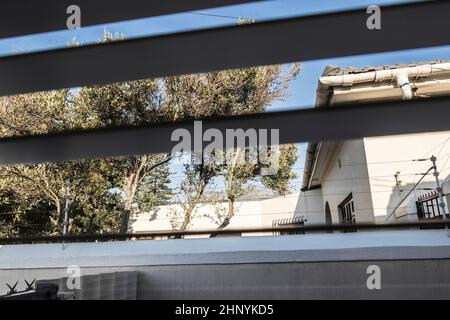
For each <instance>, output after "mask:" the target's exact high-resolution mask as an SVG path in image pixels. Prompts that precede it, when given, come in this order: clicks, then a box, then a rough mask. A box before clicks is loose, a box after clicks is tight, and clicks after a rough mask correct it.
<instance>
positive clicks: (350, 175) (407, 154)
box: [296, 63, 450, 223]
mask: <svg viewBox="0 0 450 320" xmlns="http://www.w3.org/2000/svg"><path fill="white" fill-rule="evenodd" d="M441 65H444V66H446V65H448V64H442V63H431V64H428V63H424V64H417V65H413V66H409V67H407V68H405V67H404V66H402V67H398V68H397V67H396V66H392V67H380V68H372V69H374V70H377V71H370V72H365V70H364V69H362V70H361V71H359V70H355V69H349V70H348V73H347V71H346V70H343V72H338V73H337V75H332V76H329V75H325V76H324V77H322V78H321V79H320V80H319V88H318V95H317V99H316V105H317V107H323V106H333V107H334V105H339V104H342V103H355V102H357V103H358V102H372V101H378V102H380V101H389V100H391V101H392V100H401V99H405V96H404V95H403V94H404V93H403V92H402V90H401V89H400V88H399V87H398V86H397V85H396V84H395V81H394V82H393V81H392V79H394V78H395V77H396V75H397V74H400V73H401V72H403V71H405V70H406V71H408V72H411V70H412V71H414V70H416V69H417V70H419V69H420V70H421V68H422V69H423V68H428V69H429V70H431V71H432V72H431V71H430V72H427V73H420V72H419V74H420V77H419V76H417V75H415V77H411V78H409V81H410V83H409V85H410V86H411V88H412V90H413V94H414V97H413V98H415V99H420V98H424V97H425V96H426V97H430V96H434V95H445V94H450V87H447V86H446V84H447V83H448V81H447V80H449V79H450V70H449V69H445V68H443V69H440V68H438V67H439V66H441ZM385 69H387V70H385ZM328 70H330V69H328ZM331 70H339V69H338V68H331ZM433 72H434V73H433ZM376 73H380V74H381V75H383V74H389V75H392V77H394V78H392V79H391V77H388V78H386V81H384V82H383V78H382V77H381V76H376ZM352 79H353V81H350V80H352ZM425 89H426V91H424V90H425ZM335 107H338V106H335ZM399 121H402V120H401V119H399ZM403 121H407V117H406V116H405V120H403ZM351 123H352V119H349V120H348V125H351ZM308 148H309V149H308V150H312V153H311V154H313V157H314V159H313V161H310V163H309V166H308V161H306V162H305V168H307V169H306V170H305V176H306V178H305V179H304V181H303V185H302V187H303V190H304V192H302V193H300V196H299V200H298V204H297V208H296V215H300V214H303V212H304V211H312V209H310V207H311V202H312V201H314V205H313V207H314V211H315V213H314V214H313V216H314V218H309V219H308V222H312V221H314V222H316V223H325V222H326V218H325V216H326V206H327V203H328V206H329V209H330V210H329V211H330V215H331V222H332V223H339V222H341V220H342V215H341V214H340V211H341V209H340V205H341V204H342V202H343V201H344V200H345V199H346V198H347V197H349V195H350V194H351V196H352V199H353V205H354V218H355V221H356V222H357V223H364V222H380V223H381V222H384V221H385V219H386V217H387V216H388V215H390V214H391V213H392V212H393V211H395V212H394V213H393V215H392V217H391V219H389V220H388V221H392V222H393V221H400V220H401V221H403V220H417V219H418V217H417V208H416V201H417V200H418V197H419V196H421V195H423V194H426V193H429V192H432V191H433V190H434V189H435V188H436V181H435V177H434V176H433V175H432V172H431V174H429V175H427V176H425V178H424V179H423V181H422V182H421V183H420V184H419V185H418V186H417V188H414V191H413V192H412V193H411V195H409V196H407V193H408V191H409V190H411V189H413V187H414V185H415V184H416V183H417V182H418V181H419V179H420V178H421V177H422V176H423V175H421V174H422V173H425V172H426V171H427V170H428V169H429V168H430V167H431V166H432V162H431V161H430V160H426V161H412V160H414V159H430V158H431V156H433V155H434V156H436V157H437V170H438V171H439V173H440V176H439V180H440V183H441V184H444V192H445V193H446V194H449V193H450V182H449V180H450V131H446V132H434V133H418V134H407V135H396V136H384V137H369V138H362V139H355V140H348V141H341V142H319V143H315V144H312V143H310V144H309V145H308ZM397 172H399V175H398V180H399V181H400V182H399V183H397V182H396V179H395V177H394V175H395V174H396V173H397ZM406 196H407V197H406ZM448 198H450V195H449V196H447V199H448ZM446 202H447V201H446ZM399 203H401V205H400V207H399V208H398V209H397V210H395V208H396V206H397V205H398V204H399ZM445 210H446V213H448V212H449V207H448V205H446V208H445ZM311 215H312V213H311ZM328 222H330V221H328Z"/></svg>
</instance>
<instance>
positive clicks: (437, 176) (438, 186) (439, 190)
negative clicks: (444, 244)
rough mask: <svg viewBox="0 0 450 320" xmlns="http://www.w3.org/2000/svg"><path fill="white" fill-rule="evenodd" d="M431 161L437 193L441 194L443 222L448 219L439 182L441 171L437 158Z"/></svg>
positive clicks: (440, 202)
mask: <svg viewBox="0 0 450 320" xmlns="http://www.w3.org/2000/svg"><path fill="white" fill-rule="evenodd" d="M430 160H431V162H432V163H433V176H434V178H435V179H436V192H437V193H439V200H440V201H439V207H441V210H442V220H443V221H445V220H446V219H447V217H446V213H445V202H444V190H442V187H441V183H440V182H439V171H438V170H437V165H436V160H437V158H436V157H435V156H431V158H430ZM445 229H446V230H448V227H447V226H445ZM449 236H450V234H449Z"/></svg>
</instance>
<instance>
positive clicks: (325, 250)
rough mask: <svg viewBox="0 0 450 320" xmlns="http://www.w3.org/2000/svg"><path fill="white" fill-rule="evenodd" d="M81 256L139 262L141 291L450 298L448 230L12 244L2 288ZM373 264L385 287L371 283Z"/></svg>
mask: <svg viewBox="0 0 450 320" xmlns="http://www.w3.org/2000/svg"><path fill="white" fill-rule="evenodd" d="M381 233H382V235H381ZM74 264H78V265H80V267H81V270H82V276H86V275H93V274H99V273H111V272H124V271H136V272H137V276H138V279H137V298H138V299H450V273H449V272H447V270H448V269H449V268H450V242H449V238H448V236H447V234H446V233H445V232H444V231H443V230H427V231H424V230H422V231H400V232H368V233H356V234H342V233H339V234H312V235H306V236H305V235H293V236H276V237H251V238H221V239H191V240H168V241H128V242H109V243H85V244H70V243H69V244H59V245H58V244H46V245H45V244H44V245H23V246H3V247H0V294H3V293H5V291H6V286H5V285H4V284H5V283H15V282H16V281H18V280H20V286H19V287H18V289H19V290H20V289H23V284H24V282H23V280H24V279H26V280H29V281H30V280H32V279H34V278H36V279H39V280H44V279H55V278H60V277H67V273H66V267H67V266H69V265H74ZM371 265H377V266H379V267H380V270H381V274H380V275H381V289H380V290H369V289H368V288H367V279H368V277H369V274H368V273H367V268H368V267H369V266H371Z"/></svg>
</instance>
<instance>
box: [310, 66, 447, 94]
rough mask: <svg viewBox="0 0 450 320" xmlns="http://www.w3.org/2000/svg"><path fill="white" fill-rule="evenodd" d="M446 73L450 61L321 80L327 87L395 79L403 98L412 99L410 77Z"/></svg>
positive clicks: (321, 78) (329, 77)
mask: <svg viewBox="0 0 450 320" xmlns="http://www.w3.org/2000/svg"><path fill="white" fill-rule="evenodd" d="M445 73H450V63H436V64H427V65H420V66H415V67H407V68H399V69H389V70H377V71H369V72H363V73H355V74H345V75H339V76H324V77H320V79H319V82H320V83H321V84H322V85H324V86H326V87H335V86H343V87H347V86H352V85H354V84H361V83H370V82H382V81H392V82H393V81H395V82H396V83H397V85H398V87H399V88H401V89H402V91H403V99H406V100H407V99H412V97H413V92H412V88H411V85H410V83H409V79H411V78H413V79H418V78H423V77H429V76H431V75H439V74H445Z"/></svg>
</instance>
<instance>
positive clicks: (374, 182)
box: [364, 131, 450, 222]
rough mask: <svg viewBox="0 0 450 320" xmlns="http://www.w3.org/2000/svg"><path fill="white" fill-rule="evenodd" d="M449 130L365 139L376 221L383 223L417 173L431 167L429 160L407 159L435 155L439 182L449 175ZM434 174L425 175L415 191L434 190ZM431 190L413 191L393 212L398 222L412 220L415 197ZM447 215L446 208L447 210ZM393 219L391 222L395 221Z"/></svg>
mask: <svg viewBox="0 0 450 320" xmlns="http://www.w3.org/2000/svg"><path fill="white" fill-rule="evenodd" d="M449 140H450V131H446V132H437V133H418V134H408V135H396V136H385V137H374V138H365V139H364V145H365V153H366V157H367V162H368V172H369V176H370V179H369V181H370V189H371V191H372V202H373V206H374V214H375V217H376V219H377V221H379V222H382V221H384V220H385V217H386V215H388V214H389V213H390V212H392V210H393V209H394V208H395V206H396V205H397V204H398V203H399V202H400V201H401V199H402V198H404V197H405V195H406V194H407V192H408V191H409V190H410V189H411V188H412V187H413V186H414V184H415V183H417V181H418V180H419V179H420V177H421V175H418V174H420V173H424V172H426V170H427V169H428V168H430V167H431V165H432V164H431V161H422V162H413V161H410V160H413V159H419V158H430V157H431V156H432V155H435V156H437V168H438V171H439V172H440V179H441V182H443V181H445V180H448V179H449V176H450V141H449ZM397 171H400V175H399V179H400V180H401V181H402V183H401V187H400V188H401V189H402V190H403V191H402V193H400V192H399V190H398V189H397V187H396V184H395V178H394V174H395V173H396V172H397ZM435 187H436V183H435V178H434V176H433V175H429V176H427V177H426V178H425V179H424V180H423V182H422V183H421V184H420V185H419V186H418V188H419V189H420V188H435ZM428 192H430V191H421V190H415V191H414V192H413V193H412V195H411V197H409V198H408V199H406V200H405V201H404V203H403V204H402V206H401V207H400V208H399V210H397V212H396V213H395V215H394V216H395V217H396V218H397V220H398V219H401V220H405V219H407V220H415V219H417V215H416V211H417V210H416V204H415V202H416V200H417V197H418V196H420V195H422V194H424V193H428ZM446 210H447V212H448V208H447V209H446ZM394 220H396V219H394V218H393V219H392V221H394Z"/></svg>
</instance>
